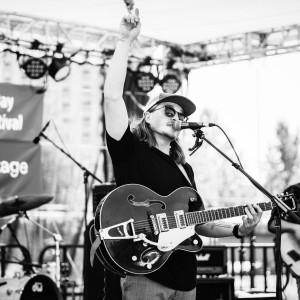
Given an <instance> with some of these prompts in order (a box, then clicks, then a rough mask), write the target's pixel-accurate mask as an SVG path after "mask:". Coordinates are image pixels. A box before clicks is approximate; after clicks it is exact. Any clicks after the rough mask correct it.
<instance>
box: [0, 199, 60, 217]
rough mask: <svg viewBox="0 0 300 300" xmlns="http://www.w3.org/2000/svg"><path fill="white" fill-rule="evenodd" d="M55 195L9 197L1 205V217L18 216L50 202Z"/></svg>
mask: <svg viewBox="0 0 300 300" xmlns="http://www.w3.org/2000/svg"><path fill="white" fill-rule="evenodd" d="M53 198H54V196H53V195H48V194H36V195H24V196H14V197H9V198H8V199H7V200H4V201H3V202H2V203H0V217H5V216H9V215H12V214H17V213H19V211H27V210H31V209H33V208H36V207H39V206H41V205H43V204H46V203H48V202H50V201H51V200H52V199H53Z"/></svg>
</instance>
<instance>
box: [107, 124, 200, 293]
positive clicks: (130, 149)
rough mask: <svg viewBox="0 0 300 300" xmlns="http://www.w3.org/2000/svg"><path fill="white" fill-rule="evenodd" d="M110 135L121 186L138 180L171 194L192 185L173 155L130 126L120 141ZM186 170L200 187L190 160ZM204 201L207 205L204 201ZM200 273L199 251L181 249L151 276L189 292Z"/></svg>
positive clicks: (112, 156) (110, 146)
mask: <svg viewBox="0 0 300 300" xmlns="http://www.w3.org/2000/svg"><path fill="white" fill-rule="evenodd" d="M106 136H107V147H108V150H109V153H110V156H111V158H112V163H113V168H114V175H115V179H116V184H117V186H120V185H124V184H129V183H137V184H141V185H144V186H146V187H148V188H150V189H151V190H153V191H154V192H156V193H158V194H160V195H162V196H167V195H169V194H170V193H172V192H173V191H174V190H176V189H178V188H180V187H183V186H189V187H191V185H190V183H189V182H188V180H187V179H186V178H185V176H184V175H183V174H182V172H181V171H180V169H179V168H178V166H177V165H176V163H175V162H174V160H173V159H172V158H171V157H170V156H169V155H166V154H165V153H163V152H161V151H160V150H158V149H157V148H150V147H149V146H148V144H146V143H145V142H141V141H139V140H138V138H137V137H135V136H134V135H133V134H132V133H131V131H130V130H129V127H128V128H127V130H126V132H125V133H124V135H123V137H122V138H121V140H120V141H116V140H115V139H113V138H112V137H110V136H109V134H107V135H106ZM184 169H185V170H186V172H187V174H188V176H189V179H190V181H191V183H192V187H193V188H196V186H195V182H194V173H193V170H192V168H191V166H190V165H189V164H188V163H186V164H185V165H184ZM200 201H201V203H200V205H201V208H203V203H202V200H201V199H200ZM196 272H197V267H196V257H195V254H194V253H189V252H186V251H180V250H177V251H174V253H172V255H171V256H170V257H169V259H168V260H167V262H166V263H165V264H164V265H163V266H162V267H161V268H160V269H159V270H157V271H155V272H153V273H150V274H148V275H147V276H148V277H149V278H151V279H152V280H154V281H156V282H158V283H160V284H163V285H165V286H167V287H170V288H172V289H176V290H181V291H189V290H192V289H193V288H195V286H196V275H197V274H196Z"/></svg>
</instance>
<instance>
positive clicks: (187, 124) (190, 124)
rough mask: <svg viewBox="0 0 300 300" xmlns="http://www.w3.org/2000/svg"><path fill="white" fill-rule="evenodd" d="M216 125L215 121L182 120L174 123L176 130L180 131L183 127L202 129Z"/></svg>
mask: <svg viewBox="0 0 300 300" xmlns="http://www.w3.org/2000/svg"><path fill="white" fill-rule="evenodd" d="M212 126H216V124H214V123H206V122H199V123H198V122H182V121H179V120H178V121H175V122H174V123H173V128H174V129H175V130H176V131H180V130H182V129H193V130H194V129H200V128H203V127H212Z"/></svg>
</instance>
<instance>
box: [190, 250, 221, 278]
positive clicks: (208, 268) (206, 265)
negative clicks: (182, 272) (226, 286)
mask: <svg viewBox="0 0 300 300" xmlns="http://www.w3.org/2000/svg"><path fill="white" fill-rule="evenodd" d="M196 257H197V275H222V274H226V273H227V248H226V247H225V246H203V248H202V249H201V251H200V252H198V253H197V255H196Z"/></svg>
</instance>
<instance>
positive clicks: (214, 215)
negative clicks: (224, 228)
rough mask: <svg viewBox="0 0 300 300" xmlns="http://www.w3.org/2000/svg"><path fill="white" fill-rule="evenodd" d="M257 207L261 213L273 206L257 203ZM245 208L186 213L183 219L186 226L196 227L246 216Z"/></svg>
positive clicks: (270, 203)
mask: <svg viewBox="0 0 300 300" xmlns="http://www.w3.org/2000/svg"><path fill="white" fill-rule="evenodd" d="M257 205H258V206H259V207H260V208H261V209H262V211H267V210H271V209H272V208H273V206H274V205H273V203H272V202H263V203H257ZM245 208H246V205H240V206H235V207H226V208H219V209H210V210H202V211H195V212H188V213H186V214H185V218H186V222H187V225H197V224H202V223H207V222H210V221H216V220H221V219H227V218H232V217H238V216H243V215H245V214H246V212H245Z"/></svg>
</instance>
